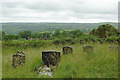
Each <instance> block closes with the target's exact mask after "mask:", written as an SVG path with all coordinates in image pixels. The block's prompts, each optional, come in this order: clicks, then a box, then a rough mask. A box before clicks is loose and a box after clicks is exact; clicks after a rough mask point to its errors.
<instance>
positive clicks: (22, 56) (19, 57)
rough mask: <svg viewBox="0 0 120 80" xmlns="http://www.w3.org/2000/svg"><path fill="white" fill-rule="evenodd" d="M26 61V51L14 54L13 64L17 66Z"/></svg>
mask: <svg viewBox="0 0 120 80" xmlns="http://www.w3.org/2000/svg"><path fill="white" fill-rule="evenodd" d="M24 63H25V54H24V52H20V51H17V53H16V55H13V56H12V66H13V67H17V66H20V65H23V64H24Z"/></svg>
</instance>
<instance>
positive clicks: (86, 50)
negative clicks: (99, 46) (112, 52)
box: [83, 45, 93, 53]
mask: <svg viewBox="0 0 120 80" xmlns="http://www.w3.org/2000/svg"><path fill="white" fill-rule="evenodd" d="M83 52H84V53H93V46H90V45H86V46H83Z"/></svg>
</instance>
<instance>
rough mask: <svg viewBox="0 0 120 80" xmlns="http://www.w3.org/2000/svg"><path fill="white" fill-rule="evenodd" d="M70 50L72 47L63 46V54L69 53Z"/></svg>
mask: <svg viewBox="0 0 120 80" xmlns="http://www.w3.org/2000/svg"><path fill="white" fill-rule="evenodd" d="M72 51H73V50H72V47H70V46H66V47H63V54H71V53H72Z"/></svg>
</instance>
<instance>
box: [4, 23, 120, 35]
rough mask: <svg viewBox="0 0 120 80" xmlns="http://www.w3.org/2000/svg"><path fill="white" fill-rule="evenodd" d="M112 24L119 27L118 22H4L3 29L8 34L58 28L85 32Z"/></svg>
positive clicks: (48, 30)
mask: <svg viewBox="0 0 120 80" xmlns="http://www.w3.org/2000/svg"><path fill="white" fill-rule="evenodd" d="M102 24H110V25H113V26H114V27H115V28H118V23H113V22H103V23H24V22H22V23H14V22H13V23H2V30H3V31H5V32H6V33H7V34H17V33H19V32H21V31H25V30H27V31H31V32H33V33H35V32H53V31H55V30H57V29H60V30H67V31H68V30H73V29H79V30H81V31H82V32H84V33H89V32H90V31H92V30H93V29H94V28H95V29H96V28H98V26H99V25H102Z"/></svg>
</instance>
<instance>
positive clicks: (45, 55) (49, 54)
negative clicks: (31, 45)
mask: <svg viewBox="0 0 120 80" xmlns="http://www.w3.org/2000/svg"><path fill="white" fill-rule="evenodd" d="M59 60H60V52H57V51H43V52H42V61H43V62H44V64H45V65H47V66H48V67H49V66H56V65H57V64H58V63H59Z"/></svg>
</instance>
